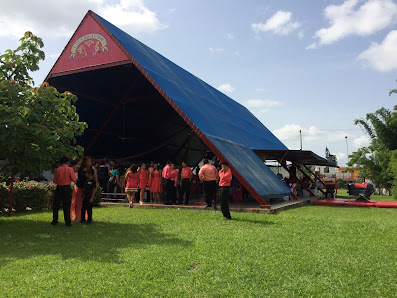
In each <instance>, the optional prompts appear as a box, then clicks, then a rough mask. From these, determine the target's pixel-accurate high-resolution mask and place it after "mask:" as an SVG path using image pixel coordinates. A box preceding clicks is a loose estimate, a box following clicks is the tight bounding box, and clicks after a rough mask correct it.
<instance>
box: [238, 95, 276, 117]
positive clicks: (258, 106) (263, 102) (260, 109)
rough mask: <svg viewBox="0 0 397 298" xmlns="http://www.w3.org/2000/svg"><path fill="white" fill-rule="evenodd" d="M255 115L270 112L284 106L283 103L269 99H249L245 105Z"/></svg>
mask: <svg viewBox="0 0 397 298" xmlns="http://www.w3.org/2000/svg"><path fill="white" fill-rule="evenodd" d="M243 104H244V105H245V106H246V107H247V108H248V109H249V110H250V111H251V112H252V113H253V114H255V115H260V114H261V113H266V112H269V111H270V109H271V108H274V107H278V106H282V103H281V102H279V101H276V100H269V99H249V100H247V101H246V102H244V103H243Z"/></svg>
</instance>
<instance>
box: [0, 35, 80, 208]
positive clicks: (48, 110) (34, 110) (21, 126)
mask: <svg viewBox="0 0 397 298" xmlns="http://www.w3.org/2000/svg"><path fill="white" fill-rule="evenodd" d="M20 42H21V44H20V46H19V47H18V48H17V49H16V50H14V51H12V50H6V51H5V53H4V54H2V55H0V127H1V129H0V160H1V163H0V173H3V174H6V175H8V174H9V173H11V177H13V175H15V174H16V173H19V174H21V175H23V176H32V175H37V174H39V173H40V172H42V171H43V170H49V169H53V168H54V166H55V163H56V161H57V160H58V159H59V158H60V157H61V156H64V155H69V156H73V157H75V156H78V155H81V154H82V152H83V148H82V147H81V146H76V145H75V144H76V137H78V136H80V135H81V134H82V133H83V132H84V129H85V128H86V127H87V125H86V123H84V122H80V121H79V116H78V114H77V113H76V107H75V106H74V105H73V103H75V101H76V100H77V97H76V96H75V95H73V94H72V93H70V92H64V93H59V92H58V91H57V90H56V89H55V88H53V87H51V86H49V85H48V84H47V83H43V84H42V85H40V86H39V87H36V88H33V87H32V85H33V84H34V82H33V80H32V78H31V77H30V75H29V72H30V71H37V70H38V69H39V65H38V64H39V61H40V60H44V57H45V56H44V52H43V51H42V50H40V48H42V47H43V42H42V40H41V38H39V37H37V36H35V35H33V34H32V33H31V32H26V33H25V35H24V37H22V38H21V39H20ZM12 183H13V178H12V179H11V184H12ZM11 200H12V193H11V198H10V206H11ZM10 209H11V208H10ZM10 212H11V210H10ZM10 214H11V213H10Z"/></svg>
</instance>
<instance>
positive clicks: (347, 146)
mask: <svg viewBox="0 0 397 298" xmlns="http://www.w3.org/2000/svg"><path fill="white" fill-rule="evenodd" d="M345 140H346V154H347V163H349V145H348V144H347V136H345Z"/></svg>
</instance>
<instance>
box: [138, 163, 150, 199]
mask: <svg viewBox="0 0 397 298" xmlns="http://www.w3.org/2000/svg"><path fill="white" fill-rule="evenodd" d="M138 181H139V188H140V190H141V193H140V196H139V204H141V205H143V196H144V194H145V191H146V189H147V188H148V186H147V184H148V171H146V164H145V163H142V164H141V167H140V169H139V180H138Z"/></svg>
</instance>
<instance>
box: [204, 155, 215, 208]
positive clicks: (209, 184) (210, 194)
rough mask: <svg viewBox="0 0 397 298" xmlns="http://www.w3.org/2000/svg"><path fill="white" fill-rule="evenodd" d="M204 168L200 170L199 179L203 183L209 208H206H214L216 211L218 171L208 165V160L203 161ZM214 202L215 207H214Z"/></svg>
mask: <svg viewBox="0 0 397 298" xmlns="http://www.w3.org/2000/svg"><path fill="white" fill-rule="evenodd" d="M203 164H204V165H203V167H202V168H201V169H200V172H199V178H200V180H201V181H203V190H204V195H205V201H206V203H207V206H205V207H204V208H210V207H212V206H213V207H214V209H216V183H217V181H218V178H219V175H218V170H217V169H216V168H215V167H214V166H213V165H210V164H209V163H208V159H204V160H203ZM212 202H213V203H214V205H212Z"/></svg>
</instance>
